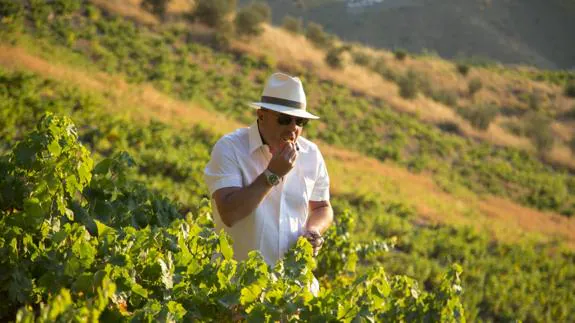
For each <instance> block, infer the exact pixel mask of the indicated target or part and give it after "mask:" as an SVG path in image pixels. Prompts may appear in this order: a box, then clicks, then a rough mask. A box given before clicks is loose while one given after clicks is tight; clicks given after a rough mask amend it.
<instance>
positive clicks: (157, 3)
mask: <svg viewBox="0 0 575 323" xmlns="http://www.w3.org/2000/svg"><path fill="white" fill-rule="evenodd" d="M170 1H172V0H142V2H141V3H140V6H141V7H142V8H143V9H144V10H146V11H148V12H150V13H152V14H153V15H155V16H157V17H158V18H160V19H163V18H164V17H165V15H166V10H167V9H168V4H169V3H170Z"/></svg>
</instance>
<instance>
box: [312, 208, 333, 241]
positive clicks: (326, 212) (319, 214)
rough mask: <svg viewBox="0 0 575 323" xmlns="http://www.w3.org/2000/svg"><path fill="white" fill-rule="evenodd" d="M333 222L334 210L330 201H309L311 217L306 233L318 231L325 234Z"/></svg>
mask: <svg viewBox="0 0 575 323" xmlns="http://www.w3.org/2000/svg"><path fill="white" fill-rule="evenodd" d="M332 222H333V209H332V208H331V203H329V201H309V217H308V219H307V223H306V225H305V229H306V231H317V232H318V233H319V234H323V233H324V232H325V231H326V230H327V229H328V228H329V226H330V225H331V223H332Z"/></svg>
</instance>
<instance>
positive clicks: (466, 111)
mask: <svg viewBox="0 0 575 323" xmlns="http://www.w3.org/2000/svg"><path fill="white" fill-rule="evenodd" d="M458 112H459V114H460V115H461V116H462V117H464V118H465V119H467V120H468V121H469V123H470V124H471V125H472V126H473V127H474V128H476V129H479V130H487V129H488V128H489V125H490V124H491V122H492V121H493V120H494V119H495V117H496V116H497V113H498V112H499V109H498V108H497V107H496V106H495V105H490V104H487V105H485V104H480V105H475V106H471V107H467V108H460V109H459V111H458Z"/></svg>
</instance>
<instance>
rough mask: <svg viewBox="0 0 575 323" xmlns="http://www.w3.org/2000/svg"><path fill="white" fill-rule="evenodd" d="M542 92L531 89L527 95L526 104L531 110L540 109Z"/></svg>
mask: <svg viewBox="0 0 575 323" xmlns="http://www.w3.org/2000/svg"><path fill="white" fill-rule="evenodd" d="M543 97H544V94H543V93H542V92H541V91H533V92H531V93H529V95H528V96H527V105H528V107H529V110H531V111H540V110H541V108H542V103H543V99H544V98H543Z"/></svg>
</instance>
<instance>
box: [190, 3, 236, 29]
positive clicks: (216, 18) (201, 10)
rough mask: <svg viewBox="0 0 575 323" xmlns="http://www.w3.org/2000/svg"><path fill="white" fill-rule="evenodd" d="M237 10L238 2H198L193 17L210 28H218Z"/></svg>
mask: <svg viewBox="0 0 575 323" xmlns="http://www.w3.org/2000/svg"><path fill="white" fill-rule="evenodd" d="M235 8H236V0H197V1H196V10H195V11H194V13H193V14H192V17H194V18H195V19H197V20H198V21H199V22H201V23H204V24H206V25H208V26H210V27H215V28H218V27H220V26H221V25H223V24H224V22H225V20H226V17H227V16H228V15H229V14H231V13H232V12H233V11H234V10H235Z"/></svg>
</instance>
